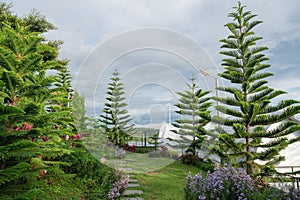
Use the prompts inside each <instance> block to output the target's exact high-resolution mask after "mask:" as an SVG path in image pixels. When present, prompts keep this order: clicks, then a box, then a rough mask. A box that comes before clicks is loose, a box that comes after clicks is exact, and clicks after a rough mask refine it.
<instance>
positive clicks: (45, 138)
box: [40, 135, 48, 142]
mask: <svg viewBox="0 0 300 200" xmlns="http://www.w3.org/2000/svg"><path fill="white" fill-rule="evenodd" d="M40 138H41V139H42V140H43V141H44V142H46V141H48V138H47V136H45V135H42V136H41V137H40Z"/></svg>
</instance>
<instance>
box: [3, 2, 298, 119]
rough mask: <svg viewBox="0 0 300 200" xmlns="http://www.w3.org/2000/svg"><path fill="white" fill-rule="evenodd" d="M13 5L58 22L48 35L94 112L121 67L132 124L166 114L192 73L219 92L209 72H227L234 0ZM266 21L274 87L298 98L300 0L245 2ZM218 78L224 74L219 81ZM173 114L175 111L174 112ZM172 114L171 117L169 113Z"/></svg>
mask: <svg viewBox="0 0 300 200" xmlns="http://www.w3.org/2000/svg"><path fill="white" fill-rule="evenodd" d="M5 2H11V3H12V4H13V6H14V7H13V9H12V10H13V11H14V12H15V13H16V14H18V15H19V16H23V15H25V14H28V13H29V12H30V11H31V10H32V9H34V8H35V9H37V10H39V11H40V12H41V14H43V15H45V16H46V18H47V19H48V20H49V21H50V22H51V23H53V24H54V25H55V26H57V27H58V30H55V31H51V32H49V33H48V34H47V35H46V36H47V38H49V39H52V40H54V39H55V40H63V41H64V44H63V45H62V47H61V50H60V51H61V58H68V59H70V60H71V62H70V70H71V73H72V75H73V76H74V87H76V88H77V89H78V90H79V91H80V92H81V93H82V94H84V96H85V97H86V103H87V105H86V107H87V109H88V113H89V114H91V115H99V114H100V112H101V107H102V105H103V102H104V100H105V96H106V95H105V90H106V87H107V81H108V79H109V76H110V75H111V73H112V72H113V70H114V69H115V68H118V69H119V71H120V74H121V76H122V78H123V82H124V85H125V88H126V92H127V100H128V103H129V110H130V113H131V115H132V117H133V118H134V120H135V123H140V124H149V123H160V122H163V121H168V119H169V117H168V116H169V109H171V110H174V109H175V108H174V107H172V106H171V105H173V104H174V103H175V102H176V98H177V97H176V94H175V92H178V91H182V90H184V89H186V87H185V85H184V83H185V82H186V81H188V80H189V78H190V77H191V75H192V74H195V76H196V78H197V81H198V84H199V85H200V87H202V88H203V89H205V90H207V89H208V90H212V93H213V92H214V91H213V89H214V79H213V78H211V77H203V76H201V75H200V74H199V73H198V70H199V69H202V70H205V71H208V72H209V73H211V74H212V75H215V74H216V73H217V72H221V71H222V67H221V65H220V63H221V59H222V56H221V55H220V54H219V53H218V52H219V51H220V48H219V47H220V43H219V40H220V39H222V38H225V37H227V36H228V34H229V33H228V31H227V29H226V28H225V27H224V24H225V23H227V22H229V21H230V20H231V19H229V18H227V14H228V13H229V12H231V11H233V10H232V7H233V6H236V5H237V1H224V0H209V1H207V0H190V1H188V0H185V1H184V0H182V1H181V0H176V1H174V0H165V1H160V0H151V1H150V0H123V1H121V0H113V1H112V0H85V1H82V0H76V1H71V0H66V1H58V0H51V1H50V0H43V1H38V0H26V1H20V0H19V1H18V0H13V1H5ZM242 3H243V4H245V5H247V9H249V10H251V11H252V12H253V13H255V14H257V15H258V17H257V19H259V20H262V21H264V23H263V24H261V25H259V27H257V28H256V29H255V30H254V31H255V33H256V35H258V36H262V37H263V38H264V39H263V40H262V41H261V42H260V43H259V45H266V46H268V47H269V51H268V52H266V54H267V55H268V57H269V58H270V61H269V63H270V64H271V65H272V67H271V68H270V70H271V71H272V72H273V73H274V74H275V76H274V77H272V78H270V79H269V84H270V86H271V87H274V88H276V89H282V90H285V91H287V92H288V95H285V98H294V99H297V100H300V95H299V92H300V79H299V75H300V53H299V52H300V51H299V49H300V12H299V10H300V1H299V0H289V1H283V0H272V1H271V0H268V1H267V0H265V1H262V0H251V1H242ZM220 84H222V81H221V80H220ZM171 113H172V115H173V112H171ZM172 118H174V116H172Z"/></svg>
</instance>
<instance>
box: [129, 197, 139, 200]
mask: <svg viewBox="0 0 300 200" xmlns="http://www.w3.org/2000/svg"><path fill="white" fill-rule="evenodd" d="M124 200H144V198H140V197H132V198H125V199H124Z"/></svg>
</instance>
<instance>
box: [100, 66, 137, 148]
mask: <svg viewBox="0 0 300 200" xmlns="http://www.w3.org/2000/svg"><path fill="white" fill-rule="evenodd" d="M124 94H125V91H124V87H123V83H122V82H121V79H120V77H119V72H118V70H117V69H116V70H115V71H114V72H113V76H112V77H111V82H110V83H109V84H108V88H107V95H108V96H107V97H106V103H105V107H104V109H103V114H102V115H100V122H101V124H102V127H103V128H104V129H105V130H106V134H107V136H108V138H109V140H111V141H112V142H113V143H114V144H115V145H117V146H124V145H125V142H126V141H127V140H128V139H129V138H130V135H131V134H132V133H133V132H134V131H135V128H134V125H133V124H130V122H131V117H130V114H129V112H128V110H126V106H127V103H125V102H124V101H125V97H124Z"/></svg>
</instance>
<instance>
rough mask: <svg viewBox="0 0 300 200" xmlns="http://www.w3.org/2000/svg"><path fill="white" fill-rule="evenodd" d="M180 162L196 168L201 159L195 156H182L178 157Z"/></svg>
mask: <svg viewBox="0 0 300 200" xmlns="http://www.w3.org/2000/svg"><path fill="white" fill-rule="evenodd" d="M180 160H181V162H182V163H183V164H187V165H194V166H198V165H199V164H200V162H203V159H201V158H199V156H197V155H193V154H183V155H182V156H181V157H180Z"/></svg>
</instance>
